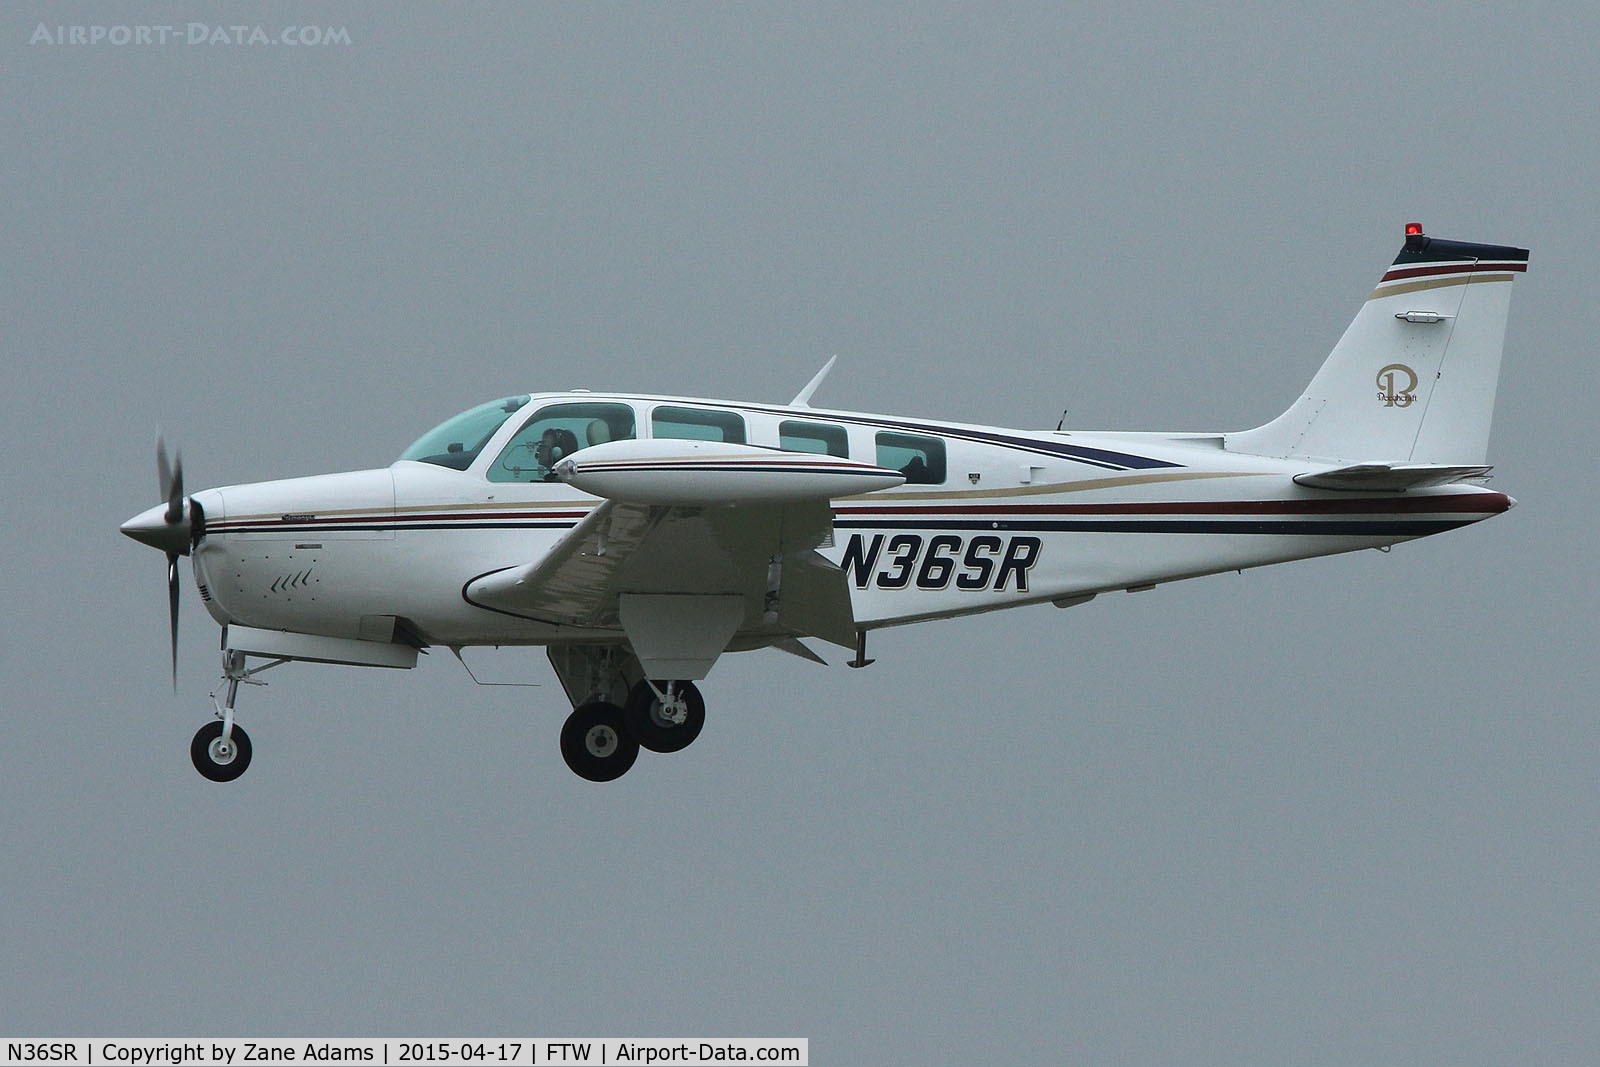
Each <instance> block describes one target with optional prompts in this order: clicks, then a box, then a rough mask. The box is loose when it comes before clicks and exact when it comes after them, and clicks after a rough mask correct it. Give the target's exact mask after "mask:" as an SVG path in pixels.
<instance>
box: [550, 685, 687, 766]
mask: <svg viewBox="0 0 1600 1067" xmlns="http://www.w3.org/2000/svg"><path fill="white" fill-rule="evenodd" d="M705 724H706V702H705V700H704V698H702V697H701V696H700V690H699V688H698V687H696V686H695V684H694V683H693V682H652V681H648V680H647V681H642V682H639V683H638V684H637V685H635V686H634V687H633V688H632V690H630V691H629V693H628V698H627V704H626V705H625V706H618V705H616V704H612V703H610V702H608V701H605V700H591V701H589V702H587V703H584V704H580V705H578V707H577V708H575V709H573V712H572V714H571V715H569V716H568V717H567V721H566V724H565V725H564V726H562V728H561V756H562V758H563V759H565V760H566V761H567V766H568V767H571V768H572V771H573V773H574V774H576V775H578V777H580V778H587V779H588V780H589V781H591V782H611V781H615V780H616V779H618V778H620V777H622V776H623V775H624V774H625V773H627V771H628V768H630V767H632V766H633V761H634V760H636V759H638V758H639V749H640V748H641V747H642V748H647V749H649V750H650V751H651V752H678V751H681V750H682V749H685V748H688V747H689V745H690V743H691V742H693V741H694V739H695V738H696V737H698V736H700V730H701V728H702V727H703V726H705Z"/></svg>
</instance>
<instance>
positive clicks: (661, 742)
mask: <svg viewBox="0 0 1600 1067" xmlns="http://www.w3.org/2000/svg"><path fill="white" fill-rule="evenodd" d="M656 685H657V686H658V687H660V688H662V689H665V688H666V687H667V683H666V682H657V683H656ZM678 692H679V693H681V694H683V699H684V702H685V703H687V704H688V705H689V708H688V711H689V715H688V718H686V719H684V720H683V722H682V723H675V722H672V721H671V720H669V719H665V718H663V717H662V715H661V698H660V697H658V696H656V694H655V690H653V689H651V688H650V683H648V682H640V683H639V684H638V685H636V686H634V687H633V690H632V691H631V692H630V693H629V694H628V708H627V711H628V719H627V722H628V729H629V730H632V731H633V735H634V736H635V737H637V738H638V739H639V744H641V745H643V746H644V747H645V748H648V749H649V750H650V751H651V752H680V751H682V750H683V749H686V748H688V747H689V745H690V744H691V743H693V741H694V739H695V738H697V737H699V736H700V731H701V729H702V728H703V727H704V726H705V724H706V702H705V698H704V697H702V696H701V695H700V690H699V688H697V687H696V686H695V684H694V683H693V682H679V683H678Z"/></svg>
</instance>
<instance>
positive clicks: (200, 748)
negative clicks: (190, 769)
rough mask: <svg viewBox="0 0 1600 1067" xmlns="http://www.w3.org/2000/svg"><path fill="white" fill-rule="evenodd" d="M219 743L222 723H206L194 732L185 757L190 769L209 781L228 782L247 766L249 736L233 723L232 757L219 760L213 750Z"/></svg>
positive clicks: (248, 761) (216, 721) (218, 720)
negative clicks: (190, 765)
mask: <svg viewBox="0 0 1600 1067" xmlns="http://www.w3.org/2000/svg"><path fill="white" fill-rule="evenodd" d="M221 740H222V720H221V719H217V720H215V721H214V722H208V723H206V724H205V725H204V726H202V727H200V729H199V730H197V731H196V732H195V735H194V740H193V741H191V742H189V758H190V759H191V760H193V761H194V769H195V770H197V771H199V772H200V773H201V774H202V775H204V776H205V777H206V778H209V779H211V780H212V781H213V782H231V781H233V780H234V779H235V778H237V777H239V776H240V775H241V774H243V773H244V772H245V769H246V768H247V767H249V766H250V735H249V734H247V733H245V732H244V730H243V729H241V728H240V726H239V724H238V723H234V724H233V754H232V755H231V756H227V757H225V758H219V757H218V754H217V751H216V747H217V744H218V742H220V741H221Z"/></svg>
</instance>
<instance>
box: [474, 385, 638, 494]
mask: <svg viewBox="0 0 1600 1067" xmlns="http://www.w3.org/2000/svg"><path fill="white" fill-rule="evenodd" d="M634 436H636V435H635V434H634V426H633V409H632V408H630V407H629V406H628V405H626V404H551V405H549V406H548V407H542V408H540V409H539V410H538V411H536V412H534V413H533V417H532V418H531V419H529V420H528V421H527V422H526V423H524V424H523V427H522V429H520V430H518V431H517V435H516V436H515V437H513V438H512V439H511V443H510V444H508V445H506V447H505V450H504V451H503V452H501V453H500V458H499V459H497V460H495V461H494V465H493V466H492V467H490V468H489V480H490V481H491V482H553V481H555V480H556V476H555V475H554V474H553V473H551V468H553V467H554V466H555V465H556V464H557V463H559V462H560V461H561V460H563V459H565V458H566V457H568V456H570V455H572V454H573V453H574V452H578V451H581V450H583V449H585V448H588V447H589V446H590V445H603V444H605V443H606V442H607V441H629V440H632V439H633V438H634Z"/></svg>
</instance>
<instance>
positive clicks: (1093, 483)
mask: <svg viewBox="0 0 1600 1067" xmlns="http://www.w3.org/2000/svg"><path fill="white" fill-rule="evenodd" d="M1268 473H1271V472H1269V471H1178V472H1174V473H1171V474H1126V475H1122V476H1121V477H1117V478H1085V479H1084V480H1082V481H1077V482H1056V483H1053V484H1051V485H1019V486H1017V487H1016V488H1013V489H956V490H948V491H945V492H942V493H897V492H895V491H894V490H892V489H890V490H885V491H880V492H877V493H873V494H871V497H872V499H874V500H882V501H885V502H888V501H900V500H962V499H973V498H987V497H1012V496H1053V495H1055V494H1058V493H1087V492H1092V491H1094V490H1096V489H1116V488H1118V487H1120V486H1124V485H1155V484H1157V483H1159V482H1190V481H1197V480H1199V479H1202V478H1259V477H1261V476H1263V475H1265V474H1268ZM863 495H865V494H863ZM855 499H857V500H859V499H861V497H856V498H855Z"/></svg>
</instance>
